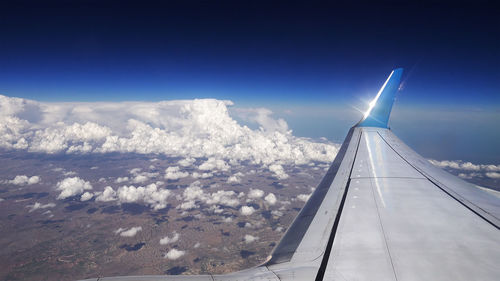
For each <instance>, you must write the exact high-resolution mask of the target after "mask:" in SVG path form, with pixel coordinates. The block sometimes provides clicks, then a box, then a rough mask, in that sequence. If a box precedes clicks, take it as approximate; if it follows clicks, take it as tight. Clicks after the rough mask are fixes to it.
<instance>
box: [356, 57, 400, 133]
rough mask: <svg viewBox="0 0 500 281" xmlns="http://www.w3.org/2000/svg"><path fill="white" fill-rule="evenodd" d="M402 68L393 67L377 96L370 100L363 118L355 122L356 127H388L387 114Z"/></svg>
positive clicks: (389, 111)
mask: <svg viewBox="0 0 500 281" xmlns="http://www.w3.org/2000/svg"><path fill="white" fill-rule="evenodd" d="M402 75H403V68H401V67H399V68H395V69H394V70H392V72H391V74H389V77H388V78H387V80H386V81H385V83H384V84H383V85H382V88H380V90H379V92H378V93H377V96H375V98H374V99H373V100H372V101H371V102H370V104H369V107H368V109H367V111H366V112H365V114H364V116H363V118H362V119H361V120H360V121H359V122H358V124H356V126H357V127H379V128H388V123H389V116H390V114H391V110H392V105H393V104H394V99H395V97H396V93H397V91H398V90H399V86H400V83H401V76H402Z"/></svg>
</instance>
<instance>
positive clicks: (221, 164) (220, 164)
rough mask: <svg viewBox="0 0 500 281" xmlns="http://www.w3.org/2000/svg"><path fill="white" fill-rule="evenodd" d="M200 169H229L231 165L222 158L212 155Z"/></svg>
mask: <svg viewBox="0 0 500 281" xmlns="http://www.w3.org/2000/svg"><path fill="white" fill-rule="evenodd" d="M198 169H199V170H203V171H216V170H219V171H227V170H229V165H228V164H227V163H226V162H225V161H224V160H222V159H216V158H214V157H210V158H208V160H207V161H205V162H203V163H202V164H201V165H200V166H199V167H198Z"/></svg>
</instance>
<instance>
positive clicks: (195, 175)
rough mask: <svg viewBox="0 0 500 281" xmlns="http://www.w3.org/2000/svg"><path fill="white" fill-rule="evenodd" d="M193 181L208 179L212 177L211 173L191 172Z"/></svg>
mask: <svg viewBox="0 0 500 281" xmlns="http://www.w3.org/2000/svg"><path fill="white" fill-rule="evenodd" d="M191 176H192V177H193V178H195V179H208V178H211V177H213V176H214V174H212V173H198V172H193V174H192V175H191Z"/></svg>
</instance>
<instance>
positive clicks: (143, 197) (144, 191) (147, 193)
mask: <svg viewBox="0 0 500 281" xmlns="http://www.w3.org/2000/svg"><path fill="white" fill-rule="evenodd" d="M116 193H117V196H118V200H119V201H120V203H137V202H142V203H144V204H146V205H149V206H151V207H152V208H153V209H155V210H159V209H163V208H165V207H167V198H168V197H169V196H170V190H168V189H161V188H158V187H157V186H156V184H154V183H152V184H149V185H147V186H146V187H143V186H139V187H135V186H133V185H130V186H122V187H120V188H118V191H117V192H116Z"/></svg>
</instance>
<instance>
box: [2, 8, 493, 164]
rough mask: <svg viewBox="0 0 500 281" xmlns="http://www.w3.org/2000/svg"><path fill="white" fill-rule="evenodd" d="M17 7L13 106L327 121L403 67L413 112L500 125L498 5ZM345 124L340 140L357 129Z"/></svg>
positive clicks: (10, 64)
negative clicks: (120, 103) (230, 109)
mask: <svg viewBox="0 0 500 281" xmlns="http://www.w3.org/2000/svg"><path fill="white" fill-rule="evenodd" d="M14 2H15V3H10V4H5V3H2V4H0V36H1V38H0V93H1V94H4V95H8V96H18V97H25V98H30V99H36V100H42V101H102V100H110V101H117V100H165V99H180V98H189V99H190V98H203V97H212V98H219V99H230V100H233V101H235V102H236V103H237V104H238V105H242V106H265V107H270V108H274V109H280V108H281V109H284V108H286V107H292V108H295V109H297V108H299V107H304V106H305V107H307V106H309V107H310V108H313V107H319V108H322V109H321V110H325V108H328V106H340V107H342V106H345V105H349V106H350V105H354V106H357V107H362V106H363V104H362V102H360V100H362V99H368V98H371V97H372V96H373V95H374V94H375V93H376V91H377V90H378V88H379V87H380V86H381V84H382V83H383V81H384V79H385V78H386V76H387V75H388V74H389V72H390V70H391V69H392V68H395V67H404V68H405V69H406V73H405V75H404V79H405V89H404V91H403V92H402V93H401V94H402V95H404V96H402V97H401V98H400V103H401V104H402V107H403V108H404V106H410V107H419V108H425V107H426V106H431V107H432V108H433V109H434V110H437V111H440V110H453V109H455V108H460V109H464V108H465V109H468V110H469V109H470V110H479V111H485V110H486V111H488V112H489V113H488V114H490V113H491V112H493V114H494V116H495V117H496V120H498V119H499V118H498V116H499V113H498V112H499V108H500V39H499V38H500V28H499V27H500V17H499V16H498V15H500V9H499V8H495V7H494V6H493V5H492V4H489V3H488V2H486V1H485V2H482V1H479V2H478V1H473V2H461V1H455V2H453V3H442V2H440V3H434V2H425V3H423V4H406V3H400V2H401V1H394V2H393V1H385V2H383V3H377V4H373V3H372V4H366V3H363V2H360V1H346V3H343V4H338V3H336V4H325V3H322V4H304V3H302V2H293V1H284V2H271V1H262V2H261V1H227V2H218V3H217V4H213V3H210V4H208V3H209V2H211V1H179V2H178V3H176V2H172V1H170V2H169V1H167V2H168V3H167V4H165V3H162V2H165V1H161V2H151V1H136V2H132V1H58V2H54V1H43V3H38V2H42V1H33V2H29V1H14ZM350 2H355V3H350ZM180 3H183V4H180ZM321 110H320V111H321ZM278 111H279V110H278ZM297 111H300V110H296V112H297ZM324 116H326V115H315V114H312V113H311V112H309V113H307V114H303V115H302V116H288V119H289V120H292V121H289V122H291V127H292V128H294V129H295V130H296V131H297V132H298V134H299V135H310V136H317V135H321V132H322V131H321V130H319V131H317V132H310V130H309V129H308V128H309V127H311V126H310V124H308V123H307V122H308V121H304V120H323V119H321V118H323V117H324ZM283 117H285V118H287V116H283ZM307 118H310V119H307ZM347 119H349V118H347ZM416 119H418V118H416ZM293 120H296V122H295V123H294V121H293ZM349 122H351V121H350V120H349ZM304 123H305V124H304ZM294 124H295V125H294ZM325 124H326V123H325ZM342 124H343V125H342V126H340V127H341V129H338V135H340V136H341V138H342V137H343V135H344V133H343V132H344V130H345V128H347V126H349V125H352V124H351V123H349V124H348V122H347V121H346V122H345V124H344V123H342ZM490 125H492V126H493V131H494V132H496V133H495V134H494V136H498V135H500V133H499V132H498V131H499V129H498V125H497V124H496V123H492V124H490ZM325 126H326V125H325ZM321 129H331V128H330V127H328V126H326V127H322V128H321ZM332 130H333V129H332ZM490 130H491V127H490ZM333 131H334V132H335V133H334V135H335V136H336V135H337V131H335V130H333ZM477 133H479V134H480V133H481V132H477ZM331 134H333V133H327V134H323V135H325V136H327V137H330V138H331V139H335V138H336V137H334V136H331ZM496 153H497V154H495V155H494V156H493V157H491V155H490V160H489V161H490V162H495V161H496V160H495V159H499V158H500V150H497V151H496ZM498 161H500V160H498Z"/></svg>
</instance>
